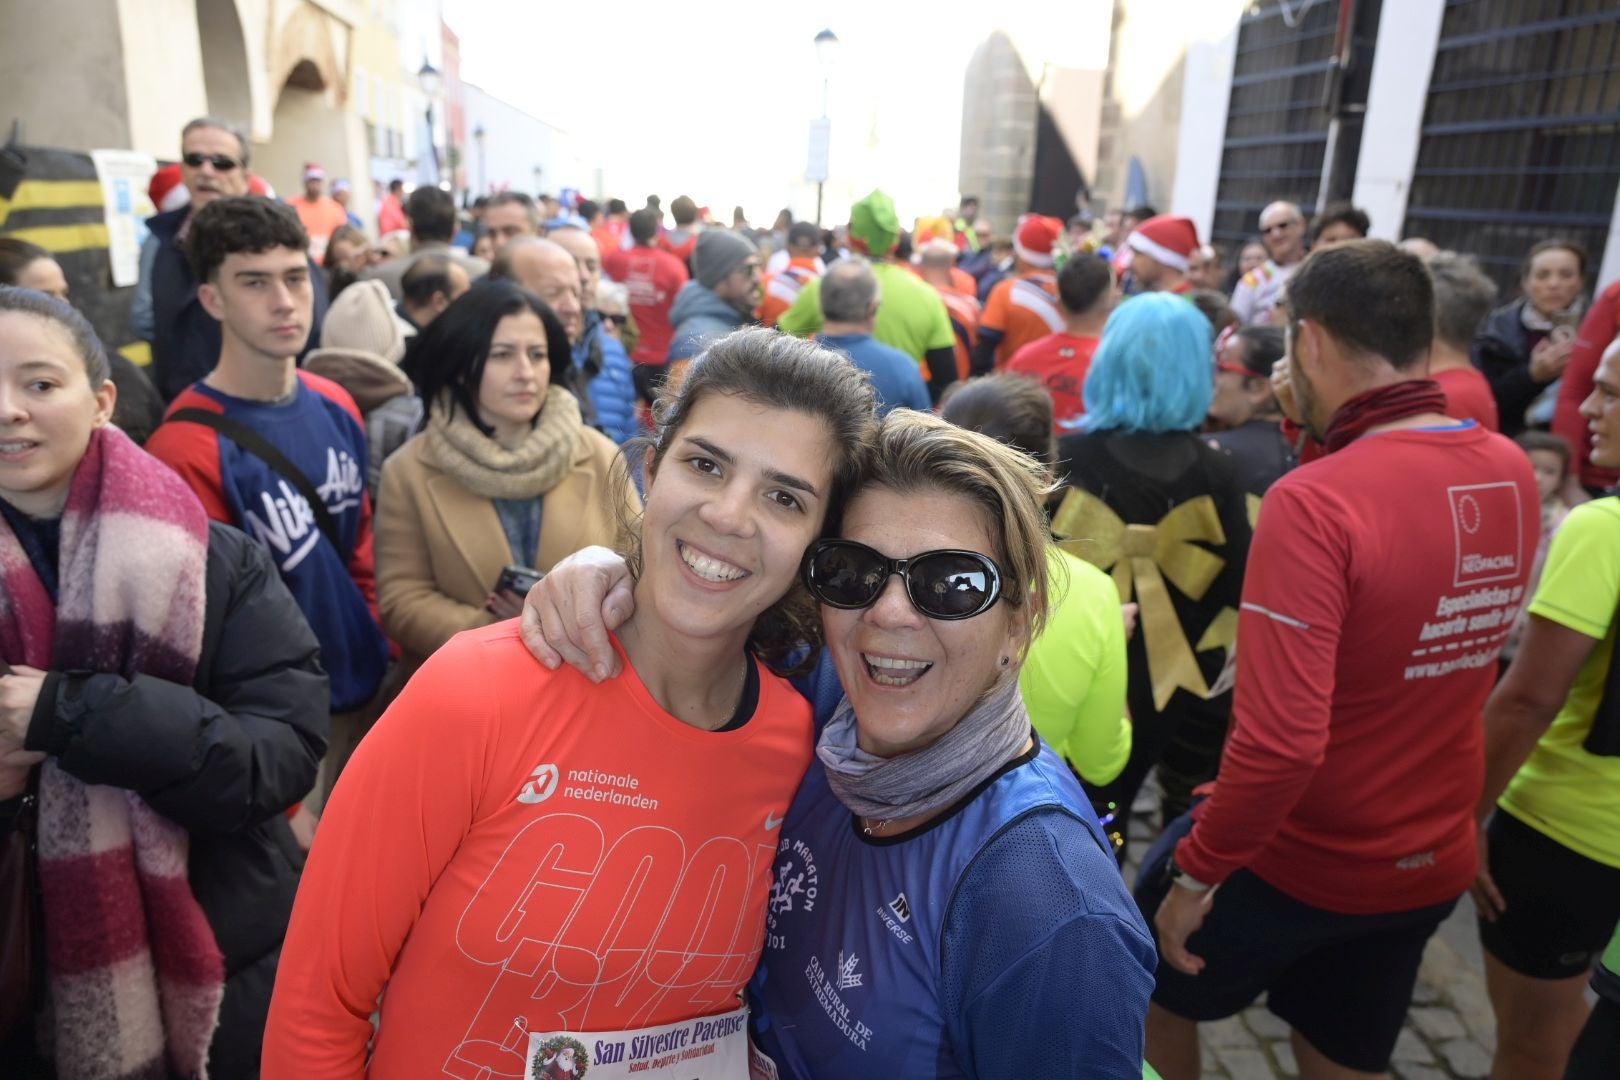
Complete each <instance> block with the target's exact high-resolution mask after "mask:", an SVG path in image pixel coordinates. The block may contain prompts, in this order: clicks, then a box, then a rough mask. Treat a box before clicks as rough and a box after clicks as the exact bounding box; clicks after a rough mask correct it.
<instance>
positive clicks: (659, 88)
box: [443, 0, 1111, 225]
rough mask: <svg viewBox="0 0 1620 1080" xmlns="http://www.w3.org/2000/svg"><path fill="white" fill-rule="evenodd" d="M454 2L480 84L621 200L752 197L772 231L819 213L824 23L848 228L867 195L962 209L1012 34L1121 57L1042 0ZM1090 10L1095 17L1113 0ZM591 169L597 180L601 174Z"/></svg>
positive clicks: (1086, 54) (1058, 47)
mask: <svg viewBox="0 0 1620 1080" xmlns="http://www.w3.org/2000/svg"><path fill="white" fill-rule="evenodd" d="M443 3H444V19H445V21H446V22H447V23H448V24H449V25H450V27H451V29H453V30H454V31H455V32H456V34H457V35H458V36H459V37H460V39H461V71H462V77H463V78H464V79H465V80H467V81H468V82H472V83H476V84H477V85H479V86H480V87H482V88H483V89H484V90H486V91H488V92H489V93H492V94H494V95H496V96H497V97H500V98H503V99H504V100H506V101H508V102H510V103H512V104H513V105H516V106H518V107H519V108H521V109H523V110H524V111H525V112H528V113H530V114H532V115H534V116H537V117H539V118H541V119H543V120H546V121H547V122H549V123H552V124H555V125H557V126H559V127H561V128H564V129H565V130H567V131H568V132H569V135H570V138H571V141H572V143H573V145H574V147H575V154H576V155H577V156H578V158H579V159H580V160H581V161H582V162H584V163H589V164H590V165H594V166H597V167H600V168H601V169H602V171H603V181H604V186H605V188H606V189H607V190H606V192H605V194H608V195H615V196H618V197H620V198H623V199H624V200H625V201H626V202H628V203H629V204H630V205H631V206H632V207H635V206H639V205H641V204H642V202H643V201H644V200H645V198H646V196H647V195H648V194H649V193H653V192H656V193H658V194H659V195H661V196H662V197H663V201H664V205H665V206H666V207H667V206H668V205H669V202H670V200H671V199H673V198H674V197H675V196H676V195H679V194H688V195H691V196H692V197H693V198H694V199H696V200H697V202H698V203H699V204H701V205H708V206H710V207H711V208H712V209H713V211H714V214H715V217H716V218H721V219H724V220H726V221H729V220H730V212H731V208H732V206H733V205H737V204H740V205H742V206H743V208H744V209H745V210H746V212H747V214H748V217H749V219H750V220H751V221H752V222H753V223H755V224H757V225H769V224H770V222H771V220H772V219H773V218H774V217H775V214H776V211H777V210H778V209H780V208H781V207H783V206H790V207H791V208H792V209H793V210H794V212H795V217H810V216H813V214H814V212H815V198H816V194H815V187H814V185H811V184H807V183H805V182H804V180H803V176H804V171H805V166H806V163H807V157H808V147H809V137H810V123H811V121H812V120H813V119H814V118H816V117H818V116H820V115H821V108H822V69H821V68H820V66H819V65H818V62H817V55H816V48H815V45H814V39H815V36H816V34H817V33H818V32H820V31H821V30H823V29H830V30H832V31H833V32H834V33H835V34H836V35H837V36H838V38H839V42H840V44H839V48H838V51H837V57H836V60H835V61H834V63H833V65H832V66H831V67H830V69H829V70H828V72H827V91H828V93H827V113H828V116H829V118H830V121H831V128H832V141H831V151H830V173H831V175H830V176H829V179H828V182H827V185H826V191H825V198H826V208H825V211H824V220H827V221H839V220H843V219H844V215H846V214H847V212H848V208H849V204H850V202H852V201H853V200H854V199H857V198H859V197H861V196H863V195H865V194H866V192H867V191H869V190H871V189H872V188H873V187H878V186H881V187H882V188H883V189H884V190H885V191H886V192H888V193H889V194H890V195H891V196H893V197H894V199H895V201H896V203H897V205H898V207H899V209H900V213H901V217H902V218H909V217H915V216H917V215H920V214H930V213H937V212H939V211H940V210H941V209H943V208H944V207H946V206H948V205H954V204H955V201H956V199H957V196H958V194H959V193H958V191H957V187H956V185H957V172H958V160H959V144H960V128H961V116H962V93H963V76H964V74H965V72H966V69H967V65H968V62H969V60H970V59H971V58H972V55H973V52H974V50H975V49H976V48H977V47H978V45H979V44H980V43H981V42H982V41H983V40H984V38H985V37H986V36H988V34H989V33H990V32H991V31H992V30H994V29H996V28H997V27H998V26H1000V27H1005V28H1007V29H1009V30H1011V31H1013V32H1014V35H1015V40H1019V41H1025V40H1029V41H1036V42H1040V45H1039V46H1038V48H1040V49H1041V50H1042V51H1044V52H1046V53H1047V54H1048V55H1047V57H1046V58H1047V59H1051V60H1053V61H1056V62H1065V63H1081V62H1086V61H1087V60H1089V61H1090V62H1091V63H1092V64H1095V65H1096V66H1099V67H1100V66H1101V65H1102V63H1103V62H1105V60H1106V55H1107V42H1106V40H1102V41H1097V40H1090V39H1092V38H1095V37H1097V36H1098V35H1075V34H1073V33H1069V34H1067V35H1065V33H1064V31H1065V29H1068V30H1071V31H1072V29H1073V26H1069V27H1065V26H1062V25H1057V23H1062V22H1071V21H1072V20H1073V18H1074V17H1073V16H1071V15H1054V14H1052V8H1053V7H1054V5H1051V4H1050V3H1046V2H1042V0H1004V2H1003V3H1001V4H1000V5H985V4H975V5H971V6H970V5H966V4H962V5H957V4H950V5H949V6H946V5H945V4H941V3H938V2H935V3H915V2H910V0H907V2H895V0H822V2H821V3H818V4H803V5H767V4H761V3H758V2H757V0H755V2H752V3H749V2H742V0H708V2H704V3H700V4H670V3H662V4H656V5H654V4H646V3H642V2H640V0H635V2H630V3H624V4H620V5H615V6H614V7H611V8H579V9H577V11H576V13H575V14H573V15H570V16H568V17H566V18H564V17H559V16H558V14H557V11H558V8H557V6H555V5H551V4H517V3H513V2H512V0H443ZM1073 6H1075V7H1078V8H1095V9H1097V12H1093V13H1092V14H1093V15H1095V14H1097V13H1100V12H1103V11H1105V10H1106V9H1107V8H1108V7H1110V6H1111V5H1110V4H1109V0H1074V5H1073ZM990 8H995V11H994V14H993V15H992V14H991V12H990V11H988V10H987V9H990ZM584 11H594V12H602V13H603V15H602V16H601V17H600V18H599V19H598V26H599V27H600V28H599V29H596V30H593V31H589V32H586V31H582V30H580V29H578V27H579V25H580V24H581V23H582V22H583V21H584V20H583V19H582V18H581V17H580V13H583V12H584ZM608 12H611V13H612V14H611V15H608V14H607V13H608ZM974 12H977V13H976V14H975V13H974ZM563 24H566V25H563ZM1076 25H1077V24H1076ZM1090 25H1092V26H1095V25H1097V22H1096V20H1095V19H1093V21H1092V22H1091V24H1090ZM1101 26H1102V27H1104V28H1106V26H1107V21H1106V19H1103V20H1101ZM1076 38H1084V39H1085V40H1076ZM1099 48H1100V53H1099V51H1098V50H1099ZM579 179H580V180H582V181H584V183H582V184H581V185H580V186H582V187H585V188H587V189H589V188H590V187H591V186H593V185H592V183H591V180H592V177H590V176H589V175H586V176H582V177H580V178H579Z"/></svg>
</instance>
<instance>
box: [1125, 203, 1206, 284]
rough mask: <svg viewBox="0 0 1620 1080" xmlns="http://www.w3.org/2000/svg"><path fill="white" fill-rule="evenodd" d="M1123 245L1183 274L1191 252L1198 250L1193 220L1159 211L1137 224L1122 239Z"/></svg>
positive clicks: (1196, 228)
mask: <svg viewBox="0 0 1620 1080" xmlns="http://www.w3.org/2000/svg"><path fill="white" fill-rule="evenodd" d="M1125 246H1126V247H1128V248H1130V249H1131V250H1132V251H1139V252H1141V253H1142V254H1143V255H1146V256H1147V257H1148V258H1150V259H1152V260H1153V261H1154V262H1159V263H1163V264H1164V265H1166V266H1168V267H1170V268H1171V269H1174V270H1180V271H1181V272H1182V273H1186V272H1187V264H1188V262H1189V261H1190V260H1191V259H1192V253H1193V252H1195V251H1197V250H1198V226H1196V225H1194V224H1193V223H1192V218H1184V217H1177V216H1176V215H1174V214H1160V215H1159V216H1158V217H1150V218H1148V219H1147V220H1146V221H1144V222H1142V224H1140V225H1138V226H1137V227H1136V229H1135V230H1134V231H1133V232H1132V233H1131V235H1130V236H1128V237H1126V238H1125Z"/></svg>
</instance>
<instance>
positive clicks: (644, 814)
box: [264, 330, 874, 1080]
mask: <svg viewBox="0 0 1620 1080" xmlns="http://www.w3.org/2000/svg"><path fill="white" fill-rule="evenodd" d="M873 407H874V402H873V398H872V394H871V391H870V389H869V388H868V386H867V384H866V381H865V379H864V377H863V376H862V375H861V374H860V373H859V372H858V371H857V370H856V369H855V368H854V367H853V366H852V365H851V364H849V363H848V362H847V361H846V360H844V359H842V358H841V357H838V356H837V355H836V354H832V353H829V352H827V351H826V350H823V349H821V348H820V347H818V346H816V345H814V344H812V343H809V342H805V341H800V340H797V339H794V338H791V337H788V336H787V335H784V334H778V333H775V332H772V331H767V330H743V331H738V332H737V333H735V334H732V335H730V336H729V337H727V338H725V339H723V340H722V341H720V342H717V343H716V344H715V345H713V346H712V347H711V348H710V349H709V351H708V352H707V353H706V354H705V355H704V356H703V357H701V358H700V359H699V360H698V361H697V362H695V363H694V364H693V365H692V367H691V369H690V370H689V372H688V374H687V377H686V380H685V382H684V383H683V384H682V386H681V387H680V389H679V390H678V391H677V392H675V393H673V394H672V395H671V396H669V397H667V398H666V399H665V401H664V402H663V403H662V407H661V409H660V417H661V421H662V422H661V423H660V425H659V427H658V431H657V434H656V436H655V438H654V440H653V444H652V446H651V448H650V449H648V451H647V456H646V459H645V467H646V475H647V478H648V480H647V500H646V509H645V511H644V513H643V516H642V520H641V522H640V528H639V530H638V535H637V537H636V539H635V541H634V542H633V544H632V550H631V555H630V558H631V563H632V565H633V566H635V567H636V568H637V574H636V584H635V589H634V597H635V601H636V612H635V615H634V616H633V617H632V618H631V620H630V621H629V622H627V623H626V624H625V625H624V626H623V627H621V628H620V629H619V631H618V633H617V636H616V639H615V642H614V647H615V649H616V650H617V652H618V655H619V658H620V660H621V662H623V663H624V664H625V666H626V668H627V669H628V670H627V673H626V674H627V676H628V677H621V678H618V679H613V680H607V681H602V682H596V681H593V680H591V679H589V678H587V677H586V676H584V675H582V674H580V673H579V672H576V671H574V670H572V669H564V670H560V671H557V672H549V671H546V670H545V669H544V668H542V667H540V666H539V665H538V664H536V663H535V662H534V660H533V658H532V657H531V656H530V655H529V653H528V651H527V650H526V649H525V648H524V646H523V644H522V642H521V641H520V640H519V638H518V630H517V623H516V622H509V623H503V624H497V625H495V626H491V627H486V628H482V629H479V630H473V631H469V632H467V633H463V634H460V635H458V636H457V637H455V638H453V639H452V640H451V641H450V643H449V644H448V645H446V646H445V647H444V648H443V649H441V650H440V651H439V652H437V653H436V654H434V656H433V657H432V658H430V659H429V660H428V661H427V663H426V664H425V665H423V667H422V668H421V670H420V671H419V672H418V673H417V675H416V676H415V677H414V678H413V679H412V680H411V682H410V684H409V685H407V686H406V688H405V690H404V691H403V692H402V693H401V695H400V697H399V698H398V699H397V700H396V701H395V703H394V705H393V706H392V707H391V708H390V709H389V710H388V712H387V713H386V714H385V715H384V716H383V718H382V719H381V720H380V721H379V722H378V724H377V726H376V727H375V728H374V729H373V730H372V732H371V733H370V734H369V735H368V736H367V737H366V739H365V741H364V742H363V743H362V744H361V746H360V748H359V750H358V751H357V752H356V753H355V756H354V758H353V759H352V760H351V761H350V763H349V765H348V768H347V769H346V770H345V772H344V775H343V778H342V780H341V782H340V783H339V784H338V786H337V788H336V790H335V791H334V793H333V795H332V798H331V801H330V803H329V804H328V806H327V809H326V814H325V816H324V817H323V819H322V824H321V831H320V834H319V836H318V838H317V840H316V842H315V846H314V848H313V850H312V851H311V854H310V860H309V864H308V867H307V869H306V870H305V872H304V878H303V883H302V885H301V887H300V889H299V894H298V899H297V902H296V904H295V907H294V910H293V917H292V924H291V927H290V929H289V931H288V936H287V942H286V945H285V947H284V949H283V952H282V959H281V968H280V974H279V975H278V978H277V982H276V989H275V995H274V998H273V1000H272V1003H271V1011H270V1020H269V1024H268V1027H267V1030H266V1032H265V1052H264V1075H265V1076H266V1077H270V1078H275V1077H298V1078H299V1080H311V1078H324V1077H359V1076H362V1075H365V1074H366V1073H367V1071H368V1070H369V1071H370V1072H371V1073H372V1074H373V1075H376V1076H381V1077H395V1076H453V1077H468V1078H472V1077H512V1078H517V1077H522V1076H527V1075H530V1074H531V1073H533V1074H535V1075H538V1074H539V1072H541V1071H543V1070H545V1069H547V1068H552V1067H555V1068H564V1067H565V1063H566V1062H567V1061H571V1060H573V1058H574V1056H575V1055H577V1054H581V1053H585V1052H586V1051H587V1050H588V1051H589V1054H590V1058H589V1060H591V1061H592V1062H601V1061H604V1060H607V1059H609V1058H611V1057H612V1054H613V1053H614V1049H613V1048H614V1047H618V1048H620V1052H623V1053H627V1054H628V1055H630V1056H631V1057H634V1056H635V1055H636V1054H637V1052H638V1050H641V1051H649V1052H650V1049H651V1048H654V1047H660V1046H666V1045H669V1044H671V1042H672V1041H674V1040H672V1038H671V1037H669V1036H668V1034H667V1031H666V1029H667V1028H668V1027H669V1025H673V1024H678V1023H680V1022H683V1021H684V1022H691V1021H694V1020H696V1019H698V1018H704V1021H703V1024H702V1025H701V1027H702V1031H703V1034H704V1037H705V1038H706V1040H707V1041H706V1044H705V1045H709V1046H712V1047H713V1048H714V1049H713V1050H712V1052H711V1051H707V1050H706V1051H704V1053H705V1058H704V1074H705V1075H724V1074H725V1071H724V1069H723V1068H722V1063H723V1062H726V1061H728V1060H729V1061H732V1062H734V1063H735V1064H736V1065H737V1067H741V1068H745V1065H743V1062H744V1061H745V1055H746V1035H745V1033H744V1026H745V1025H744V1024H743V1023H742V1022H741V1019H740V1017H741V1016H742V996H741V995H742V991H743V988H744V986H745V984H746V983H747V981H748V978H749V976H750V975H751V974H752V973H753V970H754V967H755V964H756V962H757V960H758V958H759V955H760V952H761V949H762V947H763V944H764V940H763V938H764V929H763V927H764V907H765V900H766V897H767V895H768V892H769V884H770V875H771V873H772V861H773V855H774V852H775V847H776V839H777V833H776V831H775V830H776V828H777V826H779V825H780V823H781V820H782V815H783V814H785V813H786V811H787V807H788V804H789V803H790V802H791V800H792V797H793V793H794V790H795V788H796V787H797V785H798V782H799V778H800V777H801V776H803V774H804V771H805V769H806V767H807V766H808V764H809V761H810V754H811V749H812V744H811V740H812V733H811V722H810V711H809V706H808V704H807V703H806V702H805V701H804V700H803V698H801V697H800V696H799V695H798V694H797V693H796V692H795V691H794V690H793V689H792V688H791V687H790V686H789V685H788V684H787V683H786V682H785V681H784V680H783V679H782V678H780V677H779V676H778V675H776V674H774V673H773V671H771V670H764V669H763V667H762V665H769V666H770V667H771V668H772V669H774V670H782V669H784V668H785V667H786V666H787V656H788V652H789V650H790V649H792V648H794V647H795V646H796V645H798V644H799V643H801V642H803V641H805V640H806V637H805V635H806V634H810V633H815V632H816V628H817V622H816V618H815V608H814V605H813V604H812V603H811V602H810V601H809V597H808V595H807V594H805V593H804V591H803V588H802V586H800V585H798V584H797V583H796V581H797V572H798V569H799V564H800V561H801V558H802V556H803V554H804V551H805V548H806V547H807V546H808V545H809V544H810V543H811V542H812V541H814V540H815V539H816V538H817V537H819V536H820V535H822V532H823V527H824V524H825V523H826V521H827V520H829V516H832V517H836V512H837V509H838V504H839V502H840V500H841V498H842V496H843V493H844V491H845V490H846V488H847V487H848V486H849V485H850V483H851V481H852V480H853V478H854V477H855V476H856V475H857V474H858V472H859V469H860V466H861V464H862V462H863V459H864V457H865V453H866V449H867V448H868V447H869V445H870V443H871V440H872V438H873V415H874V414H873ZM811 640H819V637H817V638H814V639H811ZM608 717H611V718H612V721H611V722H607V718H608ZM379 996H381V999H382V1000H381V1010H380V1017H379V1022H378V1025H377V1027H376V1030H375V1034H373V1026H372V1021H371V1017H372V1014H373V1012H374V1011H376V1010H377V1007H378V1006H377V1001H378V998H379ZM693 1027H694V1025H692V1024H690V1023H687V1025H686V1027H685V1028H683V1029H682V1030H686V1029H689V1028H693ZM368 1042H369V1043H370V1044H371V1049H370V1052H369V1056H368ZM604 1053H606V1055H607V1057H606V1058H605V1057H604ZM711 1054H712V1056H711Z"/></svg>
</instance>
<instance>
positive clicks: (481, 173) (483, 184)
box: [473, 122, 489, 195]
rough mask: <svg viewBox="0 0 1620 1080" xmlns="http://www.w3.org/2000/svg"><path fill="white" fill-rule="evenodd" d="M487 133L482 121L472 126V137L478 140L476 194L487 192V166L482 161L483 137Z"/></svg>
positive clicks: (485, 193)
mask: <svg viewBox="0 0 1620 1080" xmlns="http://www.w3.org/2000/svg"><path fill="white" fill-rule="evenodd" d="M488 134H489V132H487V131H485V130H484V125H483V123H482V122H480V123H479V125H478V126H477V127H475V128H473V138H474V139H475V140H476V141H477V142H478V194H480V195H487V194H488V193H489V167H488V166H487V165H486V164H485V161H484V138H485V137H486V136H487V135H488Z"/></svg>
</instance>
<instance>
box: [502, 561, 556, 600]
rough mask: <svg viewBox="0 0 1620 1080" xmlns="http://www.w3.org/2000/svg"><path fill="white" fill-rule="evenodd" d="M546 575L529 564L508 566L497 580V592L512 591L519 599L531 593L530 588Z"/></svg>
mask: <svg viewBox="0 0 1620 1080" xmlns="http://www.w3.org/2000/svg"><path fill="white" fill-rule="evenodd" d="M545 576H546V575H544V574H542V573H541V572H540V571H538V570H535V569H533V568H532V567H528V566H515V565H514V566H508V567H506V568H504V569H503V570H502V571H501V576H500V577H499V578H497V579H496V580H495V591H496V592H497V593H511V594H512V595H513V596H516V597H517V598H518V599H519V600H521V599H523V598H524V597H525V596H528V595H529V590H530V589H532V588H534V586H535V583H536V582H537V581H539V580H540V579H541V578H543V577H545Z"/></svg>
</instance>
